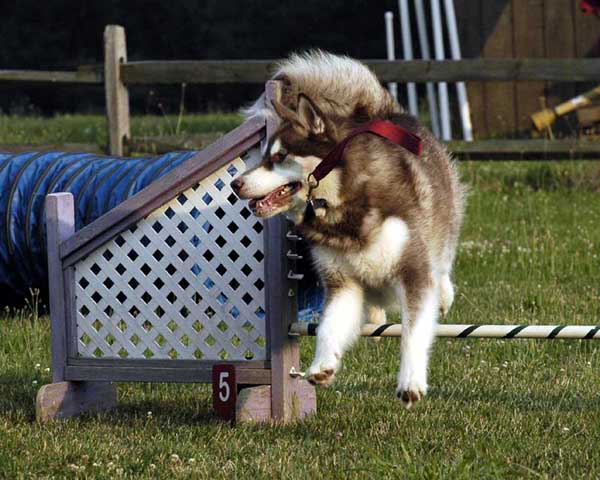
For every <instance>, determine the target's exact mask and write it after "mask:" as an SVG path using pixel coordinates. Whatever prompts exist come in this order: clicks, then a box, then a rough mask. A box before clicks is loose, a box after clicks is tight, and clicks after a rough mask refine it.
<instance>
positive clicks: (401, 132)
mask: <svg viewBox="0 0 600 480" xmlns="http://www.w3.org/2000/svg"><path fill="white" fill-rule="evenodd" d="M361 133H373V134H375V135H378V136H380V137H382V138H386V139H388V140H390V141H391V142H394V143H395V144H396V145H400V146H401V147H404V148H406V149H407V150H408V151H409V152H411V153H413V154H415V155H421V153H422V152H423V141H422V140H421V137H419V136H417V135H415V134H414V133H411V132H409V131H408V130H405V129H404V128H402V127H400V126H398V125H395V124H393V123H391V122H388V121H386V120H374V121H372V122H370V123H367V124H366V125H363V126H362V127H358V128H357V129H355V130H353V131H352V132H350V134H349V135H348V136H347V137H346V138H344V139H343V140H342V141H341V142H340V143H338V144H337V145H336V146H335V147H334V148H333V150H331V152H329V153H328V154H327V156H326V157H325V158H324V159H323V161H322V162H321V163H319V165H317V167H316V168H315V169H314V170H313V171H312V173H310V174H309V175H308V185H309V192H308V202H307V204H306V211H305V212H304V221H305V222H306V221H310V220H312V219H313V218H314V216H315V209H316V208H326V206H327V202H326V201H325V200H324V199H322V198H316V199H314V200H313V198H312V196H311V192H312V190H313V189H314V188H316V187H317V186H318V185H319V182H320V181H321V180H322V179H323V178H325V177H326V176H327V175H328V174H329V173H330V172H331V171H332V170H333V169H334V168H335V167H336V166H337V165H338V164H339V163H340V161H341V160H342V156H343V155H344V150H345V149H346V145H348V142H349V141H350V140H352V139H353V138H354V137H356V136H357V135H360V134H361ZM311 178H312V182H311Z"/></svg>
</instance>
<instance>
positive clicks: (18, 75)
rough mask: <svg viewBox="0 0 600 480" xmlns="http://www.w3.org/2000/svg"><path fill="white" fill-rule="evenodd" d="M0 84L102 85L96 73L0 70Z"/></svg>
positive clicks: (89, 71)
mask: <svg viewBox="0 0 600 480" xmlns="http://www.w3.org/2000/svg"><path fill="white" fill-rule="evenodd" d="M0 82H27V83H92V84H100V83H102V74H101V72H98V71H91V70H76V71H70V72H62V71H43V70H0Z"/></svg>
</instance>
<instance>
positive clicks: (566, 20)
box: [455, 0, 600, 139]
mask: <svg viewBox="0 0 600 480" xmlns="http://www.w3.org/2000/svg"><path fill="white" fill-rule="evenodd" d="M455 4H456V13H457V20H458V27H459V35H460V40H461V47H462V53H463V57H464V58H478V57H481V58H484V59H486V58H489V59H492V58H494V59H497V58H584V57H599V56H600V18H598V17H596V16H589V15H587V16H586V15H583V13H582V12H580V11H579V7H578V4H579V2H577V1H574V0H487V1H484V2H482V1H480V0H455ZM598 78H600V74H598ZM587 88H589V85H581V86H576V85H575V84H573V83H555V82H552V81H532V82H520V83H517V82H502V83H500V82H487V83H483V82H469V83H468V85H467V89H468V95H469V101H470V103H471V114H472V118H473V128H474V131H475V135H476V138H479V139H481V138H489V137H491V136H513V137H514V136H520V135H523V134H524V133H526V134H528V133H529V130H530V129H531V120H530V118H529V116H530V115H531V114H532V113H533V112H535V111H538V110H540V108H541V106H540V97H542V98H545V99H546V102H547V105H548V106H549V107H552V106H555V105H557V104H558V103H560V102H561V101H565V100H567V99H569V98H571V97H573V96H575V95H576V94H577V93H578V91H584V90H586V89H587Z"/></svg>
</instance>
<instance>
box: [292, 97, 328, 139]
mask: <svg viewBox="0 0 600 480" xmlns="http://www.w3.org/2000/svg"><path fill="white" fill-rule="evenodd" d="M298 117H299V118H300V121H301V123H302V124H303V125H304V127H305V128H306V129H307V130H308V131H309V132H310V133H313V134H315V135H323V134H324V133H325V130H326V128H325V116H324V115H323V113H321V111H320V110H319V108H318V107H317V106H316V105H315V104H314V103H313V102H312V100H311V99H310V98H308V97H307V96H306V95H304V94H302V93H301V94H300V95H299V96H298Z"/></svg>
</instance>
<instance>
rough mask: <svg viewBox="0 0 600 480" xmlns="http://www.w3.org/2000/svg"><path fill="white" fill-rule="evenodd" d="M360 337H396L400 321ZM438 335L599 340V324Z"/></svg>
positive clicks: (303, 327)
mask: <svg viewBox="0 0 600 480" xmlns="http://www.w3.org/2000/svg"><path fill="white" fill-rule="evenodd" d="M318 326H319V324H318V323H292V324H291V325H290V332H289V333H290V335H305V336H314V335H316V333H317V327H318ZM361 335H362V336H363V337H399V336H401V335H402V325H400V324H398V323H387V324H385V325H371V324H367V325H363V326H362V330H361ZM436 335H437V336H438V337H447V338H546V339H554V338H570V339H580V340H600V325H444V324H439V325H438V326H437V327H436Z"/></svg>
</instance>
